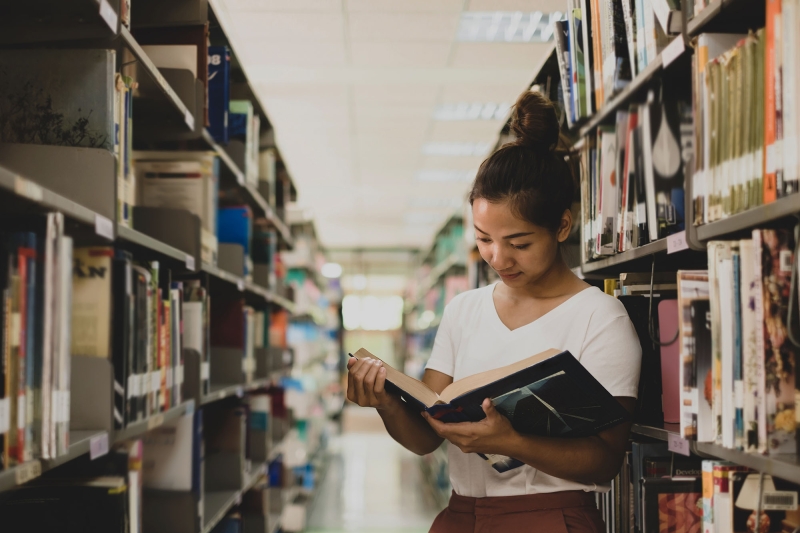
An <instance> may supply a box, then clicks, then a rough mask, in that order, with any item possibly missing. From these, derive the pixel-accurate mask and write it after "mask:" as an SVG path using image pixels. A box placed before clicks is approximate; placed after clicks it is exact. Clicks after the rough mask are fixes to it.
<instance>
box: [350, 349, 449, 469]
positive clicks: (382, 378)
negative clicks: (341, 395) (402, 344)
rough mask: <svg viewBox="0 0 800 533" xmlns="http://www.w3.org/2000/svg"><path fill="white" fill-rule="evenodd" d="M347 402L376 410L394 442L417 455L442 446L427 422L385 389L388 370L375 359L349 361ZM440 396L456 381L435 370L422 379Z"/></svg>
mask: <svg viewBox="0 0 800 533" xmlns="http://www.w3.org/2000/svg"><path fill="white" fill-rule="evenodd" d="M347 369H348V374H347V399H348V400H350V401H351V402H354V403H356V404H358V405H360V406H362V407H374V408H376V409H377V410H378V414H379V415H380V416H381V419H382V420H383V425H384V426H386V430H387V431H388V432H389V435H391V436H392V438H393V439H394V440H396V441H397V442H399V443H400V444H402V445H403V446H404V447H405V448H408V449H409V450H411V451H412V452H414V453H416V454H417V455H425V454H427V453H431V452H432V451H434V450H435V449H436V448H438V447H439V446H440V445H441V444H442V440H443V439H442V437H440V436H439V435H437V434H436V432H434V431H433V429H432V428H431V426H429V425H428V424H427V423H426V422H425V419H423V418H422V417H421V416H420V414H419V413H418V412H417V411H415V410H414V409H412V408H411V407H410V406H409V405H408V404H406V403H405V402H404V401H403V400H401V399H400V397H399V396H396V395H394V394H389V393H388V392H386V390H385V384H386V369H385V368H383V365H382V363H381V362H380V361H378V360H375V359H360V360H356V359H350V360H349V361H348V362H347ZM422 382H423V383H425V384H426V385H427V386H428V387H430V389H431V390H433V391H434V392H436V393H437V394H438V393H440V392H442V390H444V388H445V387H447V386H448V385H449V384H450V383H452V382H453V378H451V377H450V376H448V375H446V374H442V373H441V372H437V371H436V370H426V371H425V376H424V377H423V378H422Z"/></svg>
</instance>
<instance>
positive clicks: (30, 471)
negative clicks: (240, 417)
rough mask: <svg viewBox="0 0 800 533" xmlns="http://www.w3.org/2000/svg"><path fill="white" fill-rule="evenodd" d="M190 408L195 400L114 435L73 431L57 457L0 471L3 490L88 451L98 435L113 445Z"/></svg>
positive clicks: (159, 424) (101, 432)
mask: <svg viewBox="0 0 800 533" xmlns="http://www.w3.org/2000/svg"><path fill="white" fill-rule="evenodd" d="M191 412H194V401H193V400H190V401H188V402H185V403H183V404H181V405H179V406H178V407H174V408H172V409H170V410H169V411H166V412H164V413H159V414H157V415H154V416H151V417H150V418H149V419H147V420H144V421H142V422H138V423H136V424H133V425H131V426H128V427H127V428H125V429H123V430H120V431H115V432H114V433H113V434H112V435H109V434H108V433H107V432H106V431H104V430H88V431H70V445H69V450H68V451H67V453H65V454H63V455H60V456H58V457H56V458H55V459H37V460H35V461H30V462H27V463H25V464H22V465H19V466H15V467H12V468H9V469H6V470H3V471H0V492H3V491H6V490H10V489H13V488H15V487H18V486H19V485H23V484H25V483H27V482H29V481H32V480H33V479H36V478H37V477H39V476H41V475H42V474H43V473H44V472H47V471H48V470H52V469H54V468H56V467H58V466H61V465H63V464H65V463H68V462H70V461H72V460H74V459H77V458H78V457H81V456H82V455H85V454H87V453H89V452H90V451H91V444H92V441H93V440H94V439H95V438H97V437H103V436H105V437H106V439H107V442H108V445H109V447H110V445H112V444H114V443H118V442H122V441H126V440H130V439H133V438H136V437H139V436H141V435H143V434H145V433H147V432H148V431H150V430H151V429H154V428H156V427H158V426H161V425H163V424H164V423H165V422H167V421H170V420H174V419H176V418H178V417H180V416H183V415H184V414H186V413H191Z"/></svg>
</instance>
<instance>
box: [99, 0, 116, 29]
mask: <svg viewBox="0 0 800 533" xmlns="http://www.w3.org/2000/svg"><path fill="white" fill-rule="evenodd" d="M100 18H102V19H103V20H104V21H105V22H106V24H108V27H109V28H110V29H111V31H113V32H114V33H115V34H116V33H117V23H118V21H119V16H118V15H117V12H116V11H114V8H113V7H111V4H109V3H108V0H100Z"/></svg>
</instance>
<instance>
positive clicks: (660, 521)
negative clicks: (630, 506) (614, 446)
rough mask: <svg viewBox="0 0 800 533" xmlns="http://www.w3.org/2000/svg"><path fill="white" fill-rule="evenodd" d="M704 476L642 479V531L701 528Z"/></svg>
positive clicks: (696, 529)
mask: <svg viewBox="0 0 800 533" xmlns="http://www.w3.org/2000/svg"><path fill="white" fill-rule="evenodd" d="M702 490H703V484H702V481H701V478H700V477H693V476H686V477H663V478H662V477H656V478H644V479H643V480H642V500H643V503H644V507H643V515H642V524H643V526H644V527H643V530H642V531H670V530H672V531H698V530H699V528H700V526H701V525H702V522H703V514H702Z"/></svg>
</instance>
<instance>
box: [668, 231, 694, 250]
mask: <svg viewBox="0 0 800 533" xmlns="http://www.w3.org/2000/svg"><path fill="white" fill-rule="evenodd" d="M688 249H689V243H688V242H686V230H684V231H679V232H678V233H674V234H672V235H670V236H669V237H667V253H668V254H674V253H675V252H680V251H682V250H688Z"/></svg>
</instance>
